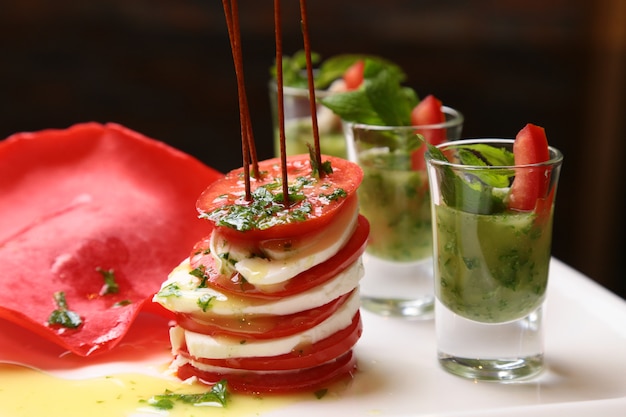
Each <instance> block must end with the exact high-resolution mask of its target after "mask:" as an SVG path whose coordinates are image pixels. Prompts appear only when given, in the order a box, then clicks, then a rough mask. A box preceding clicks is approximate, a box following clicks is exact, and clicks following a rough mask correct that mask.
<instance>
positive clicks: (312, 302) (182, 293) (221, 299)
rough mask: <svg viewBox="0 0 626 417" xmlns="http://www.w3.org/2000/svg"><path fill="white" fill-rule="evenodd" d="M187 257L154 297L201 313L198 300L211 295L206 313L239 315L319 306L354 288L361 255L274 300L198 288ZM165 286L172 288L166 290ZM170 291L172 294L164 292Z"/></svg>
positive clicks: (290, 311) (173, 306)
mask: <svg viewBox="0 0 626 417" xmlns="http://www.w3.org/2000/svg"><path fill="white" fill-rule="evenodd" d="M190 271H191V266H190V265H189V259H185V260H184V261H183V262H181V264H180V265H179V266H178V267H176V268H175V269H174V270H173V271H172V272H171V273H170V275H169V277H168V279H167V281H165V282H164V283H163V284H162V286H161V291H159V292H158V293H157V294H156V295H155V296H154V299H153V301H156V302H158V303H159V304H161V305H162V306H163V307H165V308H167V309H168V310H170V311H174V312H177V313H194V314H196V315H197V314H202V310H201V309H200V307H199V306H198V305H199V303H198V300H200V299H201V298H202V297H204V299H206V298H207V297H208V298H211V297H213V298H212V299H211V301H210V302H209V307H208V309H207V314H211V315H238V316H241V315H242V314H264V315H280V316H284V315H287V314H293V313H297V312H300V311H305V310H310V309H312V308H315V307H319V306H322V305H324V304H327V303H329V302H331V301H332V300H334V299H336V298H337V297H340V296H341V295H343V294H347V293H348V292H350V291H352V290H353V289H354V288H356V287H357V286H358V284H359V281H360V279H361V278H362V277H363V274H364V270H363V262H362V260H361V258H359V259H358V260H357V261H355V262H354V263H353V264H352V265H350V266H349V267H348V268H346V269H345V270H344V271H342V272H341V273H339V274H337V276H336V277H334V278H332V279H330V280H329V281H327V282H325V283H323V284H322V285H318V286H316V287H314V288H311V289H309V290H307V291H304V292H302V293H299V294H295V295H292V296H289V297H283V298H279V299H276V300H269V301H268V300H253V299H241V298H238V297H236V296H230V295H227V294H225V293H222V292H220V291H217V290H215V289H212V288H198V283H199V280H198V278H197V277H195V276H193V275H191V274H190ZM168 288H170V289H172V291H166V290H167V289H168ZM168 293H170V294H171V295H166V294H168Z"/></svg>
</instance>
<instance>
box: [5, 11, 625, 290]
mask: <svg viewBox="0 0 626 417" xmlns="http://www.w3.org/2000/svg"><path fill="white" fill-rule="evenodd" d="M283 3H284V5H283V18H284V21H285V22H284V25H283V31H284V51H285V53H288V54H290V53H293V52H294V51H296V50H298V49H300V48H301V47H302V46H301V45H302V37H301V33H300V23H299V9H298V2H297V1H295V0H290V1H289V0H288V1H284V2H283ZM308 3H309V5H308V9H309V15H310V25H311V41H312V48H313V49H314V50H315V51H317V52H319V53H321V54H322V56H325V57H328V56H332V55H334V54H339V53H346V52H353V53H370V54H377V55H381V56H384V57H386V58H389V59H391V60H393V61H395V62H397V63H398V64H400V65H401V66H402V67H403V68H404V69H405V70H406V72H407V73H408V75H409V80H408V83H409V84H410V85H411V86H412V87H414V88H415V89H416V90H417V92H418V93H419V94H422V95H425V94H428V93H434V94H435V95H437V96H439V97H440V98H441V99H442V100H443V101H444V103H446V104H448V105H450V106H452V107H455V108H457V109H459V110H461V111H462V112H463V113H464V114H465V116H466V123H465V132H464V133H465V134H464V136H466V137H476V136H501V137H512V136H514V135H515V133H516V132H517V131H518V130H519V129H520V128H521V127H523V126H524V125H525V124H526V123H527V122H532V123H535V124H539V125H542V126H544V127H545V128H546V131H547V133H548V138H549V140H550V142H551V143H552V144H553V145H554V146H556V147H558V148H560V149H561V150H562V151H563V153H564V154H565V164H564V168H563V171H562V177H561V183H560V188H559V193H558V198H557V213H556V221H555V238H554V245H553V246H554V248H553V249H554V250H553V251H554V255H555V256H556V257H557V258H559V259H561V260H563V261H565V262H566V263H568V264H569V265H571V266H572V267H574V268H576V269H578V270H580V271H582V272H583V273H585V274H587V275H588V276H590V277H591V278H593V279H595V280H596V281H598V282H599V283H600V284H602V285H604V286H606V287H608V288H609V289H611V290H612V291H614V292H616V293H618V294H620V295H622V296H623V297H626V285H625V280H626V278H625V275H626V274H625V269H624V266H623V262H621V260H620V258H621V256H622V254H623V250H622V249H620V247H621V246H623V245H624V221H623V214H622V213H623V212H624V203H623V196H622V194H623V192H624V185H623V184H624V180H626V178H625V175H624V170H623V169H621V165H622V164H621V163H620V160H619V159H621V158H623V155H624V145H623V142H624V140H626V127H625V121H624V119H625V118H626V99H625V97H626V63H625V60H626V33H625V27H626V8H625V7H624V5H625V4H626V2H623V1H622V0H598V1H593V2H592V1H587V0H553V1H545V0H498V1H496V0H493V1H488V0H479V1H472V2H468V1H463V0H448V1H435V0H360V1H355V0H354V1H336V0H311V1H309V2H308ZM221 4H222V3H221V2H219V1H217V0H212V1H207V0H203V1H200V0H177V1H168V0H151V1H148V0H132V1H127V0H90V1H84V2H76V1H68V0H58V1H44V0H8V1H7V0H4V1H3V2H2V5H1V6H0V100H1V101H0V103H1V107H0V109H1V111H0V137H1V138H4V137H6V136H8V135H10V134H12V133H14V132H18V131H35V130H39V129H44V128H51V127H54V128H65V127H68V126H70V125H72V124H74V123H78V122H85V121H92V120H95V121H99V122H108V121H112V122H117V123H121V124H123V125H125V126H127V127H129V128H131V129H134V130H137V131H139V132H141V133H144V134H145V135H147V136H150V137H152V138H155V139H159V140H162V141H165V142H167V143H169V144H171V145H173V146H175V147H177V148H180V149H182V150H183V151H186V152H188V153H190V154H193V155H194V156H196V157H197V158H199V159H200V160H202V161H204V162H205V163H207V164H209V165H211V166H213V167H215V168H217V169H219V170H222V171H226V170H230V169H232V168H235V167H237V166H239V165H240V164H241V157H240V146H239V118H238V108H237V97H236V95H237V91H236V86H235V78H234V72H233V64H232V57H231V55H230V48H229V42H228V38H227V33H226V27H225V23H224V14H223V10H222V5H221ZM272 4H273V2H272V1H270V0H240V2H239V9H240V14H241V26H242V36H243V47H244V65H245V70H246V78H247V88H248V93H249V101H250V105H251V112H252V122H253V127H254V131H255V136H256V139H257V143H258V145H257V146H258V150H259V156H260V157H261V158H266V157H269V156H271V155H272V145H271V144H272V141H271V122H270V110H269V101H268V94H267V87H266V84H267V81H268V70H269V67H270V65H271V64H272V62H273V59H274V54H275V48H274V24H273V15H272V13H273V12H272ZM33 163H36V161H33ZM0 193H1V190H0ZM0 198H1V194H0Z"/></svg>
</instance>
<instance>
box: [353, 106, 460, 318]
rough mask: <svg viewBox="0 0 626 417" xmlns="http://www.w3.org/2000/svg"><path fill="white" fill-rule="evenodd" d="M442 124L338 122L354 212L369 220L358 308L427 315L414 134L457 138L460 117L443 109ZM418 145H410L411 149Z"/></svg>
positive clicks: (423, 208)
mask: <svg viewBox="0 0 626 417" xmlns="http://www.w3.org/2000/svg"><path fill="white" fill-rule="evenodd" d="M443 111H444V113H445V114H446V119H447V120H446V121H445V122H443V123H439V124H433V125H421V126H376V125H367V124H358V123H349V122H344V131H345V135H346V141H347V147H348V155H349V159H350V160H352V161H353V162H356V163H357V164H358V165H359V166H360V167H361V168H362V169H363V174H364V176H363V182H362V183H361V186H360V187H359V190H358V196H359V206H360V212H361V214H363V215H364V216H365V217H366V218H367V219H368V220H369V222H370V236H369V240H368V245H367V248H366V251H365V254H364V256H363V261H364V266H365V276H364V277H363V279H362V280H361V285H360V288H361V298H362V305H363V307H364V308H366V309H368V310H369V311H373V312H375V313H377V314H381V315H386V316H400V317H405V318H413V319H428V318H432V316H433V303H434V295H433V274H432V253H433V252H432V227H431V213H430V192H429V186H428V177H427V174H426V168H425V165H426V163H425V161H424V152H425V149H426V145H425V144H423V142H421V141H420V139H419V138H418V136H417V133H419V134H421V135H423V136H428V135H432V134H437V135H440V137H441V138H442V139H443V140H452V139H457V138H459V137H460V135H461V130H462V128H463V115H462V114H461V113H460V112H458V111H457V110H454V109H452V108H449V107H444V108H443ZM416 147H417V148H416Z"/></svg>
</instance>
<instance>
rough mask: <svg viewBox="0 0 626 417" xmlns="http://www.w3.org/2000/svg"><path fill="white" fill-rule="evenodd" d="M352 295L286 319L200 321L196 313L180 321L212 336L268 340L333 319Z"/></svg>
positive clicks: (204, 318)
mask: <svg viewBox="0 0 626 417" xmlns="http://www.w3.org/2000/svg"><path fill="white" fill-rule="evenodd" d="M351 294H352V292H349V293H347V294H344V295H342V296H341V297H338V298H336V299H335V300H333V301H331V302H330V303H327V304H325V305H323V306H319V307H316V308H312V309H310V310H305V311H300V312H298V313H294V314H289V315H286V316H261V315H242V316H217V315H215V316H207V315H204V316H202V318H201V319H200V318H196V317H194V316H193V315H192V314H184V313H177V314H176V322H177V323H178V325H179V326H180V327H182V328H183V329H186V330H190V331H192V332H196V333H201V334H206V335H210V336H220V335H225V336H233V337H237V338H239V339H241V340H264V339H275V338H279V337H285V336H290V335H292V334H295V333H299V332H303V331H305V330H308V329H310V328H312V327H313V326H316V325H318V324H320V323H321V322H323V321H324V320H326V319H327V318H328V317H330V316H331V315H332V314H333V313H334V312H335V311H337V309H338V308H339V307H341V306H342V305H343V304H344V303H345V301H346V300H347V299H348V298H349V297H350V295H351Z"/></svg>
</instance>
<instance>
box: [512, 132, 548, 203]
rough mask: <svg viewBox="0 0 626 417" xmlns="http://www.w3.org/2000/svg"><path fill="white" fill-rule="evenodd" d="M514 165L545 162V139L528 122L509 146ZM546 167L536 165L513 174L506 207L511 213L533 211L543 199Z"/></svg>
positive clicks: (546, 158)
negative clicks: (511, 148)
mask: <svg viewBox="0 0 626 417" xmlns="http://www.w3.org/2000/svg"><path fill="white" fill-rule="evenodd" d="M513 155H514V157H515V165H531V164H538V163H541V162H545V161H548V160H549V159H550V151H549V149H548V139H547V137H546V132H545V130H544V129H543V128H542V127H539V126H536V125H533V124H531V123H528V124H527V125H526V126H524V128H523V129H522V130H520V131H519V133H518V134H517V136H516V137H515V143H514V144H513ZM547 169H548V168H546V167H542V166H537V167H534V168H524V169H520V170H518V172H516V173H515V179H514V180H513V184H511V191H510V192H509V200H508V205H509V208H510V209H512V210H522V211H529V210H533V209H534V208H535V206H536V204H537V200H538V199H539V198H543V197H545V196H546V193H547V191H548V185H549V183H548V181H549V177H548V176H547V175H546V170H547Z"/></svg>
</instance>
